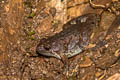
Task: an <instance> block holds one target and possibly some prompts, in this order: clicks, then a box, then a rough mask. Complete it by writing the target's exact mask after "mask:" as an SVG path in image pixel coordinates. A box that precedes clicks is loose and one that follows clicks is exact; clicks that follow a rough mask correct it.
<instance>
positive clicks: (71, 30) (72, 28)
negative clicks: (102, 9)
mask: <svg viewBox="0 0 120 80" xmlns="http://www.w3.org/2000/svg"><path fill="white" fill-rule="evenodd" d="M96 16H97V15H96V14H92V13H90V14H85V15H83V16H79V17H77V18H75V19H72V20H70V21H69V22H67V23H66V24H64V25H63V30H62V31H61V32H60V33H57V34H55V35H54V36H51V37H48V39H46V40H47V41H49V42H53V41H55V40H57V39H59V38H62V37H63V39H64V37H67V36H69V35H71V34H78V35H80V34H81V33H82V32H88V33H89V32H91V30H92V29H93V27H95V24H91V23H92V22H96ZM85 17H87V20H86V21H85V22H82V23H81V19H82V18H85ZM73 21H75V22H76V24H71V23H72V22H73ZM44 42H45V41H44Z"/></svg>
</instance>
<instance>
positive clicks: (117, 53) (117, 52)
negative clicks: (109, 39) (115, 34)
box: [114, 49, 120, 57]
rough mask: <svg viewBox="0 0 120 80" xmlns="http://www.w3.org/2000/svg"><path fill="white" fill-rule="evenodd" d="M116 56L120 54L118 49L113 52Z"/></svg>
mask: <svg viewBox="0 0 120 80" xmlns="http://www.w3.org/2000/svg"><path fill="white" fill-rule="evenodd" d="M114 55H115V56H116V57H118V56H119V55H120V49H117V50H116V51H115V54H114Z"/></svg>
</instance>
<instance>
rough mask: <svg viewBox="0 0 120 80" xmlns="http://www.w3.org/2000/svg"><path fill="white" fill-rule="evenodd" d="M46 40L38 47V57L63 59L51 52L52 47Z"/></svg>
mask: <svg viewBox="0 0 120 80" xmlns="http://www.w3.org/2000/svg"><path fill="white" fill-rule="evenodd" d="M43 41H44V42H43ZM48 44H49V43H47V41H46V40H41V43H40V44H39V45H38V46H37V47H36V53H37V54H38V55H42V56H46V57H55V58H58V59H61V57H60V56H59V55H58V54H57V53H55V52H54V51H52V50H51V48H52V45H50V44H49V45H48Z"/></svg>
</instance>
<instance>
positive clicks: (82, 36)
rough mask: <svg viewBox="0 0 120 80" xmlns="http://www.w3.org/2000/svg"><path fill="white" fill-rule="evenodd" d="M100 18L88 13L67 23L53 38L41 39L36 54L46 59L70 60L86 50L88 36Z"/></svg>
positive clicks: (88, 40)
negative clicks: (65, 58)
mask: <svg viewBox="0 0 120 80" xmlns="http://www.w3.org/2000/svg"><path fill="white" fill-rule="evenodd" d="M99 20H100V16H99V15H97V14H95V13H89V14H85V15H82V16H79V17H77V18H74V19H72V20H70V21H68V22H67V23H66V24H64V25H63V30H62V31H61V32H60V33H57V34H55V35H54V36H51V37H48V38H47V39H46V38H43V39H41V40H40V43H39V44H38V45H37V47H36V52H37V53H38V54H40V55H43V56H47V57H55V58H58V59H62V57H63V56H66V57H67V58H71V57H73V56H75V55H77V54H80V53H81V52H82V51H83V50H85V49H86V47H87V46H88V44H89V42H90V35H91V33H92V31H93V29H94V28H96V27H97V26H98V23H99Z"/></svg>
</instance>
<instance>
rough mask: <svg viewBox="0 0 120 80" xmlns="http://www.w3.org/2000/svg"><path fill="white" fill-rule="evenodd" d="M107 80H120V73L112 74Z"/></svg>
mask: <svg viewBox="0 0 120 80" xmlns="http://www.w3.org/2000/svg"><path fill="white" fill-rule="evenodd" d="M107 80H120V74H119V73H116V74H114V75H112V76H110V77H109V78H108V79H107Z"/></svg>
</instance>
